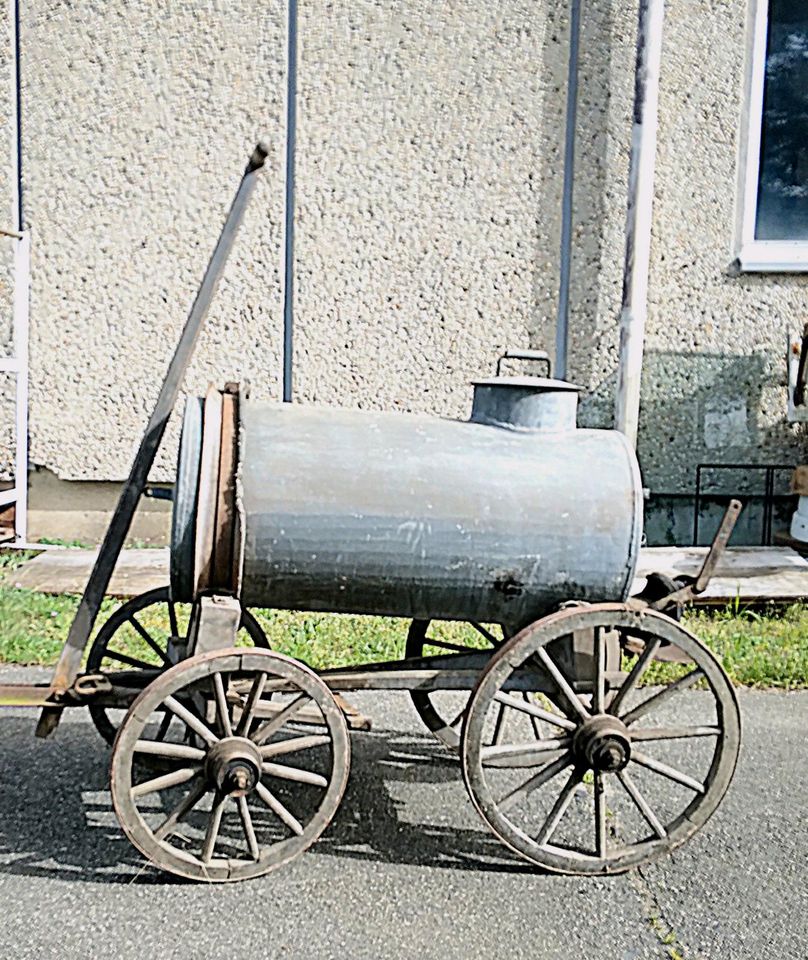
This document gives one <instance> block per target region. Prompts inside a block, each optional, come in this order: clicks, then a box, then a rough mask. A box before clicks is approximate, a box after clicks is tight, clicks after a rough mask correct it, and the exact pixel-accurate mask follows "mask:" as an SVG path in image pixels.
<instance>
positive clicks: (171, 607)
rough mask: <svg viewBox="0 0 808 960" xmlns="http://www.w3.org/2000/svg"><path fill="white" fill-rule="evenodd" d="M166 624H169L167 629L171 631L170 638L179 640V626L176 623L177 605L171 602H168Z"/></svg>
mask: <svg viewBox="0 0 808 960" xmlns="http://www.w3.org/2000/svg"><path fill="white" fill-rule="evenodd" d="M168 623H169V628H170V629H171V636H172V637H177V639H179V636H180V626H179V623H178V622H177V605H176V604H175V603H174V601H173V600H169V601H168Z"/></svg>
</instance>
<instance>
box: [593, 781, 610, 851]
mask: <svg viewBox="0 0 808 960" xmlns="http://www.w3.org/2000/svg"><path fill="white" fill-rule="evenodd" d="M594 777H595V856H597V857H599V858H600V859H601V860H602V859H603V858H604V857H605V856H606V854H607V849H606V782H605V780H604V778H603V774H602V773H601V771H600V770H595V771H594Z"/></svg>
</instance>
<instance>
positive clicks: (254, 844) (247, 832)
mask: <svg viewBox="0 0 808 960" xmlns="http://www.w3.org/2000/svg"><path fill="white" fill-rule="evenodd" d="M237 802H238V812H239V815H240V817H241V826H242V827H243V829H244V838H245V840H246V841H247V849H248V850H249V851H250V856H251V857H252V858H253V860H260V859H261V851H260V850H259V849H258V840H257V839H256V837H255V828H254V827H253V822H252V815H251V814H250V808H249V806H248V804H247V798H246V797H239V798H238V801H237Z"/></svg>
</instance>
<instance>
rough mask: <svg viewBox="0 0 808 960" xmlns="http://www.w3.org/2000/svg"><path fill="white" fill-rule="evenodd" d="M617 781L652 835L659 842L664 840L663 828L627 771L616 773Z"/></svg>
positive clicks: (664, 832)
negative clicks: (654, 835) (652, 832)
mask: <svg viewBox="0 0 808 960" xmlns="http://www.w3.org/2000/svg"><path fill="white" fill-rule="evenodd" d="M617 779H618V780H619V781H620V783H622V784H623V788H624V789H625V791H626V793H627V794H628V795H629V796H630V797H631V799H632V800H633V801H634V806H635V807H636V808H637V809H638V810H639V811H640V813H641V814H642V815H643V817H645V820H646V821H647V823H648V825H649V826H650V827H651V829H652V830H653V831H654V833H655V834H656V835H657V836H658V837H659V839H660V840H664V839H665V838H666V837H667V835H668V834H667V833H666V831H665V828H664V827H663V826H662V824H661V823H660V822H659V820H658V819H657V817H656V814H655V813H654V811H653V810H652V809H651V807H650V806H649V805H648V802H647V800H646V799H645V797H643V795H642V794H641V793H640V791H639V790H638V789H637V784H636V783H635V782H634V779H633V777H632V776H631V775H630V774H629V772H628V770H620V771H618V774H617Z"/></svg>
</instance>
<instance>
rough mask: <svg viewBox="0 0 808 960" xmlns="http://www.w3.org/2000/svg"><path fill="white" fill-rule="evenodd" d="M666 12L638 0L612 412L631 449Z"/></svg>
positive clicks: (657, 2) (649, 0)
mask: <svg viewBox="0 0 808 960" xmlns="http://www.w3.org/2000/svg"><path fill="white" fill-rule="evenodd" d="M664 12H665V8H664V0H640V17H639V25H638V28H637V60H636V68H635V79H634V123H633V126H632V131H631V161H630V165H629V179H628V216H627V222H626V255H625V264H624V268H623V306H622V310H621V313H620V358H619V365H618V368H617V398H616V402H615V414H614V419H615V424H614V425H615V429H617V430H620V431H621V432H622V433H624V434H625V435H626V436H627V437H628V439H629V441H630V442H631V444H632V445H633V446H635V447H636V445H637V428H638V424H639V413H640V381H641V378H642V360H643V347H644V338H645V318H646V316H647V313H648V269H649V261H650V253H651V214H652V208H653V201H654V164H655V160H656V136H657V116H658V108H659V71H660V65H661V62H662V24H663V20H664Z"/></svg>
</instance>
